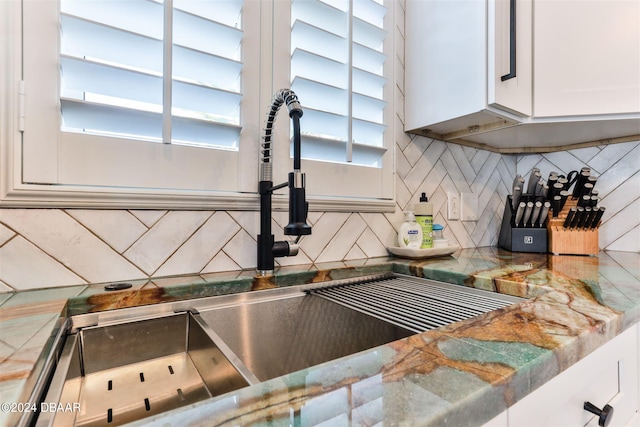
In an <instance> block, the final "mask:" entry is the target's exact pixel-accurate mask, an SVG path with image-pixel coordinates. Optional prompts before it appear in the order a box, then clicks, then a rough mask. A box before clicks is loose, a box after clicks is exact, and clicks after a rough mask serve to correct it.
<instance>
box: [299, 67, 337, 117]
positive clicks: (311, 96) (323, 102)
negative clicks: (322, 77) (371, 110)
mask: <svg viewBox="0 0 640 427" xmlns="http://www.w3.org/2000/svg"><path fill="white" fill-rule="evenodd" d="M291 88H292V90H293V91H294V92H295V93H304V94H305V96H306V97H305V101H304V107H305V108H312V109H314V110H322V111H330V112H331V113H333V114H338V115H342V116H346V115H347V114H348V113H349V111H348V106H349V92H347V91H346V90H345V89H344V88H339V87H335V86H331V85H327V84H324V83H320V82H316V81H313V80H309V79H305V78H302V77H296V78H295V79H294V80H293V83H292V84H291Z"/></svg>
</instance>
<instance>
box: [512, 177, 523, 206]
mask: <svg viewBox="0 0 640 427" xmlns="http://www.w3.org/2000/svg"><path fill="white" fill-rule="evenodd" d="M516 187H520V189H523V188H524V178H523V177H522V175H516V177H515V179H514V180H513V184H512V185H511V189H514V188H516ZM516 206H517V205H516Z"/></svg>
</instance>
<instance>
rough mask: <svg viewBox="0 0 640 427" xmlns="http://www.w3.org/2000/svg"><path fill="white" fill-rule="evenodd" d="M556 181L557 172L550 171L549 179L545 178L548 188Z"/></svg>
mask: <svg viewBox="0 0 640 427" xmlns="http://www.w3.org/2000/svg"><path fill="white" fill-rule="evenodd" d="M556 182H558V172H551V173H550V174H549V179H547V184H548V185H549V188H552V187H553V184H555V183H556Z"/></svg>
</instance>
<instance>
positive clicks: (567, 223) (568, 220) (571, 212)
mask: <svg viewBox="0 0 640 427" xmlns="http://www.w3.org/2000/svg"><path fill="white" fill-rule="evenodd" d="M577 211H578V208H576V207H575V206H574V207H572V208H571V209H569V212H567V217H566V218H565V219H564V224H562V228H568V227H569V226H570V225H571V220H572V219H573V217H574V216H575V215H576V212H577Z"/></svg>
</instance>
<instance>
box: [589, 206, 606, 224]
mask: <svg viewBox="0 0 640 427" xmlns="http://www.w3.org/2000/svg"><path fill="white" fill-rule="evenodd" d="M604 210H605V207H604V206H600V207H599V208H598V212H596V214H595V215H594V217H593V220H592V221H591V225H590V227H591V228H598V227H599V226H600V220H601V219H602V215H603V214H604Z"/></svg>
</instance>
